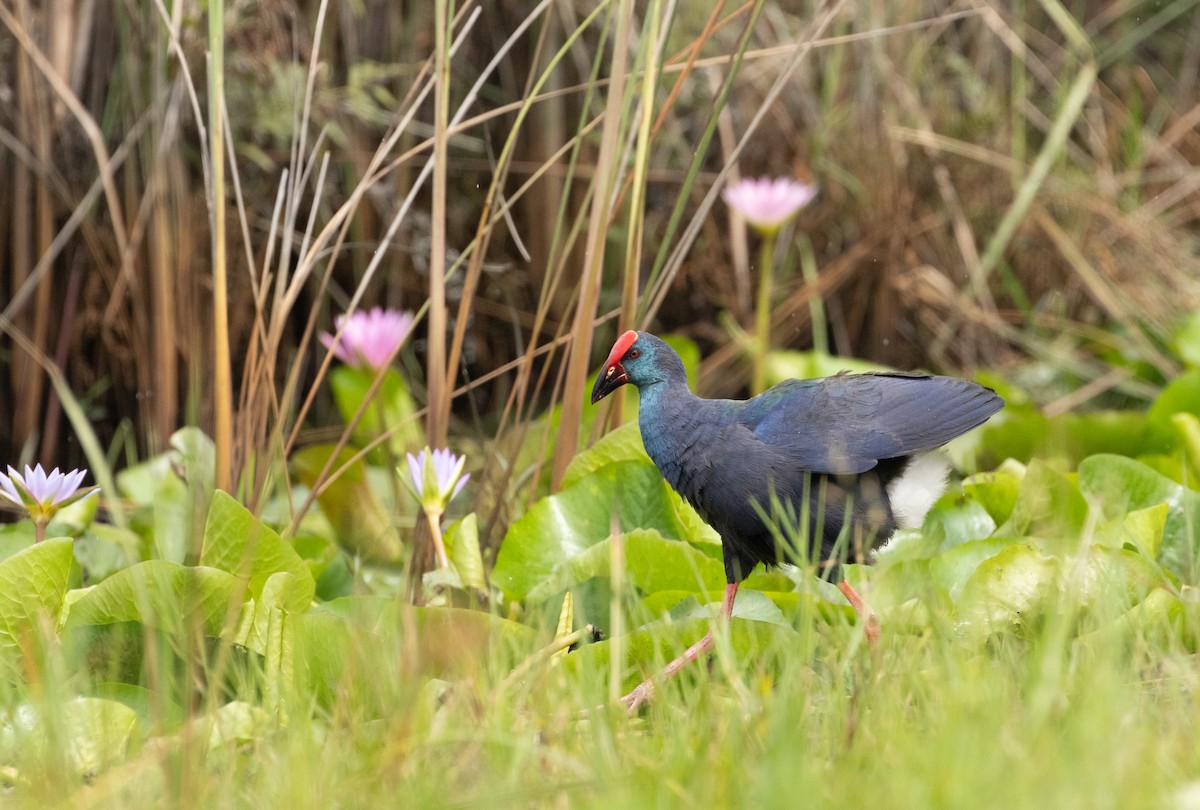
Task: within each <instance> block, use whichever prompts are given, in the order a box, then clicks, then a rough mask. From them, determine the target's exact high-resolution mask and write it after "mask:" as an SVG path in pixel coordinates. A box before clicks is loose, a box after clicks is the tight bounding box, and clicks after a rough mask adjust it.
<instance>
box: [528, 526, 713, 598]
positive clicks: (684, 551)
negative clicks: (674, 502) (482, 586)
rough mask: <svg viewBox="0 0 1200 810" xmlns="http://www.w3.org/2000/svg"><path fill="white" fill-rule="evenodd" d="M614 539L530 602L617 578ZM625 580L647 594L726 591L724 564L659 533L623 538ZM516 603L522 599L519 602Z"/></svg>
mask: <svg viewBox="0 0 1200 810" xmlns="http://www.w3.org/2000/svg"><path fill="white" fill-rule="evenodd" d="M613 542H614V538H608V539H606V540H602V541H600V542H599V543H595V544H593V545H591V546H589V547H588V548H586V549H585V550H583V551H581V552H580V553H578V554H576V555H574V556H572V557H569V558H567V559H566V560H563V561H562V562H561V563H559V564H558V565H556V566H555V567H554V569H553V570H551V571H550V572H548V573H547V575H546V576H545V577H544V578H543V579H541V580H539V581H537V582H536V583H534V584H533V585H532V587H531V588H530V589H529V591H528V592H527V593H526V594H525V595H524V597H523V598H524V599H527V600H529V601H531V602H540V601H542V600H545V599H549V598H550V597H552V596H557V595H558V594H560V593H562V592H563V591H565V590H567V589H569V588H571V587H573V586H575V585H578V584H580V583H582V582H584V581H586V580H588V579H591V578H592V577H607V576H610V574H611V563H612V544H613ZM621 542H623V543H624V558H625V578H626V581H627V582H629V583H631V584H633V585H634V586H636V587H637V588H638V590H640V591H641V592H642V593H643V594H646V593H654V592H655V591H666V590H691V591H699V590H700V589H701V588H703V589H704V590H706V591H708V592H709V593H712V594H720V593H721V592H722V591H723V589H724V586H725V569H724V567H723V566H722V565H721V563H719V562H717V561H716V560H714V559H712V558H711V557H708V556H706V555H704V554H701V553H700V552H699V551H697V550H696V549H695V548H693V547H692V546H690V545H688V544H687V543H684V542H682V541H680V540H668V539H666V538H664V537H663V536H662V535H661V534H659V533H658V532H657V531H654V530H653V529H635V530H634V531H631V532H628V533H626V534H624V535H622V536H621ZM512 598H516V597H515V596H513V597H512Z"/></svg>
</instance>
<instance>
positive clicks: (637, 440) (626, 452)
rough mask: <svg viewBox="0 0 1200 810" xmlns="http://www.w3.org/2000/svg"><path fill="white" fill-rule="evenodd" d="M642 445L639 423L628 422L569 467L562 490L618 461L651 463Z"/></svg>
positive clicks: (572, 461)
mask: <svg viewBox="0 0 1200 810" xmlns="http://www.w3.org/2000/svg"><path fill="white" fill-rule="evenodd" d="M649 460H650V457H649V456H647V455H646V447H645V445H643V444H642V432H641V430H640V429H639V428H638V424H637V422H626V423H625V424H623V425H621V426H620V427H619V428H617V429H616V430H613V431H610V432H609V433H607V434H605V435H604V436H603V437H602V438H601V439H600V441H598V442H596V443H595V444H594V445H592V446H591V447H589V448H588V449H587V450H584V451H583V452H582V453H580V454H579V455H577V456H575V458H573V459H571V463H570V464H568V465H567V471H566V473H564V474H563V480H562V488H563V489H566V488H567V487H570V486H574V485H575V484H577V483H579V482H580V481H581V480H583V479H584V478H586V477H587V476H589V475H591V474H592V473H594V472H595V471H596V470H598V469H600V468H601V467H603V466H605V465H607V464H613V463H615V462H617V461H649Z"/></svg>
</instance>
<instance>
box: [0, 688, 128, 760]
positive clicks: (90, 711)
mask: <svg viewBox="0 0 1200 810" xmlns="http://www.w3.org/2000/svg"><path fill="white" fill-rule="evenodd" d="M53 712H54V716H53V718H52V719H51V718H47V717H45V716H44V715H43V713H42V712H40V711H38V709H37V708H35V707H34V706H31V705H30V704H23V705H21V706H18V707H16V709H15V710H13V711H10V712H9V713H8V715H7V716H8V720H7V722H5V723H4V724H3V725H2V726H0V740H2V741H3V747H4V748H6V749H13V748H20V749H23V750H26V751H31V752H33V755H34V756H35V757H37V758H39V759H42V758H44V759H50V760H51V761H52V760H53V759H57V754H58V752H62V753H63V754H65V756H66V759H65V764H66V765H67V766H68V767H70V769H71V777H70V778H73V779H78V778H79V777H80V776H85V775H89V776H90V775H93V774H97V773H99V772H100V771H103V770H104V769H105V768H108V767H111V766H113V765H115V764H117V763H119V762H121V761H122V760H124V759H125V758H126V756H128V755H129V754H130V753H131V748H132V747H133V743H134V742H135V740H136V737H137V734H138V730H139V729H138V717H137V712H135V711H134V710H133V709H131V708H129V707H128V706H126V705H124V704H122V703H118V702H117V701H115V700H106V699H104V698H95V697H76V698H71V699H70V700H67V701H64V702H61V703H58V704H56V705H55V706H54V707H53ZM51 723H53V725H54V731H55V732H56V733H52V732H51V729H50V725H51ZM51 746H54V749H55V752H54V753H51V752H50V750H49V749H50V747H51Z"/></svg>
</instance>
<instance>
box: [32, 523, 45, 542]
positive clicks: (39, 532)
mask: <svg viewBox="0 0 1200 810" xmlns="http://www.w3.org/2000/svg"><path fill="white" fill-rule="evenodd" d="M45 539H46V521H44V520H35V521H34V522H33V542H34V543H40V542H42V541H43V540H45Z"/></svg>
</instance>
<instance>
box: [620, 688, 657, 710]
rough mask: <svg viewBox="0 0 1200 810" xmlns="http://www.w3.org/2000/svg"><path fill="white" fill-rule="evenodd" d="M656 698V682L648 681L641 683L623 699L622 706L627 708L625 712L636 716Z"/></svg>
mask: <svg viewBox="0 0 1200 810" xmlns="http://www.w3.org/2000/svg"><path fill="white" fill-rule="evenodd" d="M653 697H654V681H650V680H646V681H642V682H641V683H639V684H638V685H637V686H635V687H634V688H633V691H632V692H630V693H629V694H628V695H626V696H625V697H623V698H621V705H622V706H624V707H625V711H627V712H629V714H630V715H635V714H637V713H638V711H639V710H640V709H641V708H642V706H643V705H645V704H646V703H649V702H650V699H651V698H653Z"/></svg>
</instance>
